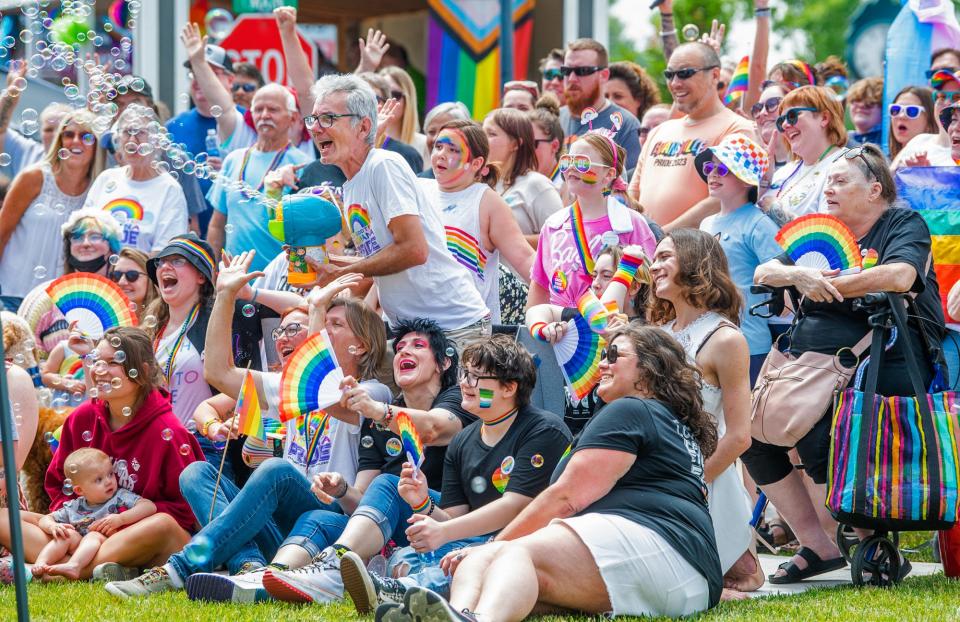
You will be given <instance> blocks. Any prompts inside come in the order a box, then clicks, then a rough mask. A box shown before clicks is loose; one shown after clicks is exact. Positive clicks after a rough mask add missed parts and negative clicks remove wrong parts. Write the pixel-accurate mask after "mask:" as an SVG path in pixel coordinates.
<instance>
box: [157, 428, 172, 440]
mask: <svg viewBox="0 0 960 622" xmlns="http://www.w3.org/2000/svg"><path fill="white" fill-rule="evenodd" d="M160 438H162V439H163V440H165V441H169V440H170V439H172V438H173V430H171V429H170V428H164V429H163V430H161V431H160Z"/></svg>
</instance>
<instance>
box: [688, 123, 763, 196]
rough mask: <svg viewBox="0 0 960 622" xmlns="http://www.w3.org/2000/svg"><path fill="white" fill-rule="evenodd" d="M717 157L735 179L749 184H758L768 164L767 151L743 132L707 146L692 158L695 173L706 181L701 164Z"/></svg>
mask: <svg viewBox="0 0 960 622" xmlns="http://www.w3.org/2000/svg"><path fill="white" fill-rule="evenodd" d="M714 157H715V158H717V159H718V160H720V161H721V162H722V163H723V164H724V165H726V167H727V169H729V170H730V172H731V173H733V174H734V175H736V177H737V179H739V180H740V181H742V182H743V183H745V184H747V185H750V186H759V185H760V180H761V179H763V176H764V175H765V174H766V172H767V168H769V166H770V158H769V157H768V156H767V151H766V149H764V148H763V147H761V146H760V145H759V144H757V143H756V142H754V141H753V140H751V139H750V137H748V136H746V135H744V134H731V135H729V136H727V137H726V138H724V139H723V140H722V141H720V144H719V145H717V146H715V147H707V148H706V149H704V150H703V151H701V152H700V153H699V154H697V157H696V159H695V160H694V162H695V166H696V169H697V174H698V175H700V178H701V179H702V180H703V181H707V177H706V175H704V174H703V165H704V163H706V162H709V161H710V160H711V159H712V158H714Z"/></svg>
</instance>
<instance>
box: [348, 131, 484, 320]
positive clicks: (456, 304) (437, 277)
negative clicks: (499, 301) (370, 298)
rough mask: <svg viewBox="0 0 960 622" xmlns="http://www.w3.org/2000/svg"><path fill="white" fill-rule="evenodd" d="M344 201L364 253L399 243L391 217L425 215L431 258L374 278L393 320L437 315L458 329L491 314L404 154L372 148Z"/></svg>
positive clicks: (422, 221) (352, 230) (422, 219)
mask: <svg viewBox="0 0 960 622" xmlns="http://www.w3.org/2000/svg"><path fill="white" fill-rule="evenodd" d="M343 204H344V205H345V206H346V210H347V214H346V217H347V224H348V226H349V228H350V235H351V236H352V237H353V242H354V244H355V245H356V247H357V252H358V253H359V254H360V255H362V256H363V257H371V256H373V255H376V254H377V253H379V252H380V251H381V250H382V249H384V248H385V247H387V246H389V245H390V244H393V235H391V233H390V230H389V229H388V228H387V225H388V224H389V223H390V221H391V220H393V219H394V218H396V217H398V216H407V215H413V216H417V217H418V218H419V219H420V224H421V225H422V227H423V235H424V237H425V238H426V241H427V246H428V248H429V254H428V256H427V261H426V263H424V264H421V265H419V266H414V267H412V268H407V269H406V270H402V271H400V272H398V273H396V274H389V275H387V276H377V277H374V281H375V282H376V284H377V288H378V289H379V292H380V306H382V307H383V311H384V313H386V315H387V318H388V319H389V321H390V323H391V324H396V323H397V321H398V320H400V319H413V318H431V319H433V320H436V322H437V323H438V324H439V325H440V328H442V329H443V330H456V329H458V328H464V327H466V326H469V325H471V324H474V323H476V322H478V321H479V320H481V319H483V318H484V317H486V316H487V315H488V314H489V311H487V306H486V304H484V302H483V299H482V298H481V297H480V293H479V292H478V291H477V288H476V286H474V284H473V277H471V276H470V274H469V273H468V272H467V269H466V268H464V267H463V266H461V265H460V264H459V263H457V261H456V260H455V259H454V258H453V256H452V255H450V253H449V252H447V243H446V234H445V231H444V228H443V223H442V222H441V221H440V215H439V214H438V211H437V208H436V207H434V205H433V203H431V202H430V200H429V199H427V197H426V195H425V194H424V192H423V190H422V189H421V188H420V187H419V186H418V185H417V178H416V177H415V176H414V174H413V171H411V170H410V166H409V165H408V164H407V162H406V160H404V159H403V158H402V157H401V156H400V155H398V154H396V153H393V152H392V151H385V150H383V149H371V150H370V152H369V153H368V154H367V158H366V160H365V161H364V163H363V166H362V167H360V171H359V172H358V173H357V174H356V176H355V177H354V178H353V179H350V180H347V181H346V183H344V184H343Z"/></svg>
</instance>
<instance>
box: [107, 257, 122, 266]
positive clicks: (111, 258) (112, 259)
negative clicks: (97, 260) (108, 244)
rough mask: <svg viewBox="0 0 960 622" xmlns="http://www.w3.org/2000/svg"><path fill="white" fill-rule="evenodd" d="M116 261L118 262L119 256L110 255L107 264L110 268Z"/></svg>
mask: <svg viewBox="0 0 960 622" xmlns="http://www.w3.org/2000/svg"><path fill="white" fill-rule="evenodd" d="M118 261H120V255H110V257H108V258H107V262H108V263H109V264H110V265H111V266H115V265H117V262H118Z"/></svg>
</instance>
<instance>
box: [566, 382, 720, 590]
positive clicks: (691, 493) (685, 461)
mask: <svg viewBox="0 0 960 622" xmlns="http://www.w3.org/2000/svg"><path fill="white" fill-rule="evenodd" d="M583 449H612V450H615V451H623V452H626V453H629V454H633V455H635V456H636V457H637V459H636V460H634V462H633V464H632V465H631V466H630V469H629V470H628V471H627V472H626V473H625V474H624V475H623V477H621V478H620V479H619V480H617V483H616V484H614V486H613V488H612V489H611V490H610V492H608V493H607V494H606V495H605V496H604V497H603V498H601V499H599V500H597V501H595V502H594V503H593V504H592V505H591V506H590V507H588V508H586V509H585V510H583V511H582V512H580V514H590V513H600V514H614V515H616V516H621V517H623V518H626V519H627V520H631V521H633V522H635V523H637V524H639V525H642V526H644V527H647V528H648V529H652V530H653V531H655V532H656V533H657V534H659V535H660V536H661V537H663V539H664V540H666V541H667V542H668V543H669V544H670V546H672V547H673V548H674V550H676V551H677V553H679V554H680V555H681V556H683V558H684V559H685V560H687V561H688V562H689V563H690V565H691V566H693V567H694V568H695V569H696V570H697V572H699V573H700V574H701V575H703V577H704V579H706V580H707V583H708V584H709V586H710V605H711V606H713V605H715V604H716V603H717V602H718V601H719V600H720V592H721V590H722V589H723V584H722V580H723V572H722V571H721V570H720V558H719V556H718V554H717V544H716V539H715V537H714V533H713V523H712V522H711V520H710V514H709V512H708V510H707V487H706V484H705V483H704V480H703V457H702V456H701V454H700V448H699V446H698V445H697V442H696V440H695V439H694V438H693V434H692V433H691V432H690V429H689V428H688V427H687V426H685V425H684V424H682V423H680V421H678V420H677V418H676V417H675V416H674V415H673V413H672V412H671V411H670V409H669V408H668V407H667V406H666V405H665V404H663V403H662V402H659V401H657V400H650V399H638V398H632V397H627V398H621V399H618V400H614V401H613V402H611V403H609V404H607V405H606V406H604V407H603V408H602V409H601V410H600V411H599V412H597V413H596V414H595V415H594V416H593V417H592V418H591V419H590V421H588V422H587V425H586V426H585V427H584V428H583V432H581V433H580V436H578V437H577V439H576V441H575V442H574V445H573V448H572V450H571V452H570V455H573V454H575V453H577V452H578V451H580V450H583ZM568 461H569V458H568V457H567V456H564V458H563V459H562V460H561V461H560V464H559V465H557V469H556V471H555V472H554V473H553V478H552V480H551V481H556V480H557V479H558V478H559V477H560V475H561V474H562V473H563V470H564V469H565V468H566V466H567V462H568Z"/></svg>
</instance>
